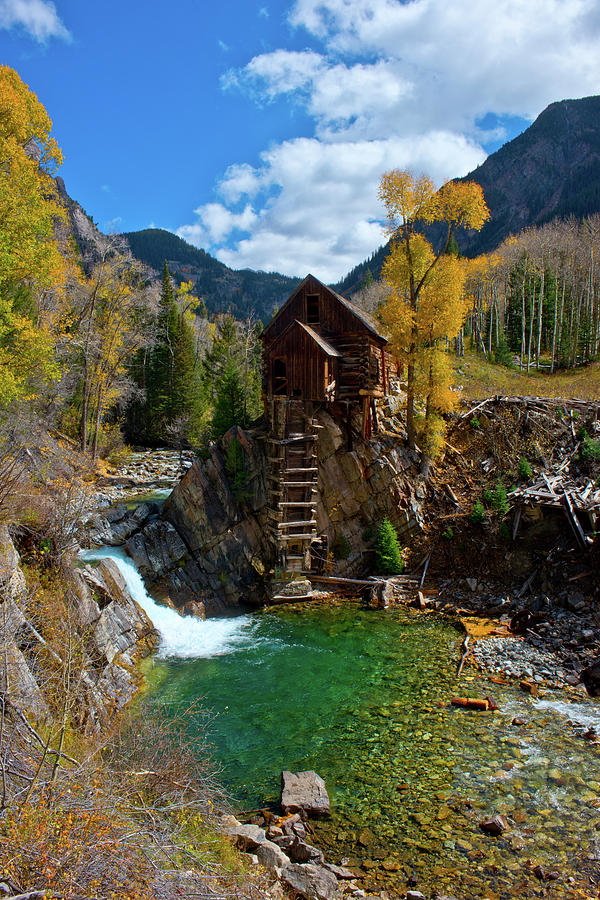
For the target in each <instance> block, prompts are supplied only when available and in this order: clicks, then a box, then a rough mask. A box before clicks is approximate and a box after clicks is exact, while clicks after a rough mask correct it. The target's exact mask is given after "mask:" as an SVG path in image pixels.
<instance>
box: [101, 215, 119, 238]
mask: <svg viewBox="0 0 600 900" xmlns="http://www.w3.org/2000/svg"><path fill="white" fill-rule="evenodd" d="M122 224H123V216H115V217H114V218H113V219H109V220H108V222H106V223H105V225H104V231H105V232H106V234H118V233H119V231H120V230H121V225H122Z"/></svg>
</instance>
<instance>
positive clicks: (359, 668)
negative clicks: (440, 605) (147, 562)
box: [86, 548, 600, 900]
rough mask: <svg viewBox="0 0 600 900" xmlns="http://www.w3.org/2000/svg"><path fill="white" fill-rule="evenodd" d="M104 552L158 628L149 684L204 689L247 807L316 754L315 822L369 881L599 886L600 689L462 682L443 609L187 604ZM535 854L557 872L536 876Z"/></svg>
mask: <svg viewBox="0 0 600 900" xmlns="http://www.w3.org/2000/svg"><path fill="white" fill-rule="evenodd" d="M101 557H111V558H113V559H115V561H116V562H117V564H118V565H119V567H120V569H121V571H122V572H123V574H124V576H125V579H126V581H127V584H128V586H129V588H130V590H131V592H132V594H133V595H134V597H135V598H136V600H138V602H139V603H140V605H141V606H143V608H144V609H145V610H146V612H147V613H148V615H149V616H150V618H151V619H152V621H153V622H154V624H155V625H156V627H157V629H158V630H159V631H160V633H161V644H160V648H159V651H158V654H157V657H156V659H155V662H154V668H153V671H152V672H151V674H150V680H151V685H152V690H151V692H150V694H149V697H148V698H147V699H146V702H147V703H150V704H151V705H153V706H154V707H155V708H156V709H157V710H158V711H159V714H160V715H168V714H169V709H171V708H172V707H173V706H177V707H180V706H181V704H182V703H187V702H188V701H191V700H196V699H197V698H198V697H201V698H202V702H203V704H204V705H205V706H206V707H207V708H208V709H210V710H211V711H212V713H213V715H212V716H211V719H210V725H209V726H208V727H209V734H208V737H209V740H210V742H211V744H212V745H213V747H214V752H215V756H216V758H217V759H218V760H219V762H220V764H221V766H222V776H221V777H222V780H223V781H224V783H225V784H226V786H227V787H228V788H229V789H230V791H231V792H232V794H233V796H234V797H235V798H236V800H237V801H238V803H239V805H240V806H241V808H245V809H251V808H256V807H258V806H263V805H265V804H274V803H275V802H276V800H277V797H278V790H279V776H280V772H281V770H282V769H291V770H296V771H297V770H301V769H315V770H316V771H318V772H319V773H320V774H321V775H322V776H323V777H324V778H325V781H326V784H327V786H328V789H329V792H330V796H331V801H332V810H333V815H332V819H331V820H330V821H328V822H323V823H319V824H317V825H316V826H315V837H314V840H315V842H316V843H318V845H319V846H320V847H321V848H322V849H323V850H324V851H325V855H326V857H327V858H328V859H329V860H330V861H332V862H340V861H341V860H346V862H347V864H349V865H350V866H351V867H355V868H356V869H357V871H360V872H362V875H363V879H364V886H365V888H366V889H367V891H379V890H381V889H383V888H386V889H387V890H390V889H391V890H393V891H395V890H399V891H401V892H402V891H403V890H404V885H405V884H406V878H407V875H408V874H410V873H413V874H414V877H415V878H416V879H417V881H418V886H419V889H420V890H423V892H424V893H425V894H428V892H429V893H430V892H431V891H433V889H434V888H436V889H443V890H445V891H446V892H447V893H449V894H453V895H454V896H456V897H460V898H463V897H464V898H466V897H469V898H470V897H479V898H484V897H488V898H490V900H493V898H495V897H497V898H502V900H512V898H514V897H517V896H518V897H537V896H547V897H556V898H561V897H582V896H592V894H587V893H585V892H587V891H588V890H591V887H590V886H589V884H590V883H589V879H590V877H591V878H597V877H599V876H600V850H599V842H598V833H597V823H598V808H599V807H600V762H599V756H598V751H597V749H596V748H595V747H590V745H589V744H587V743H586V742H585V741H584V740H583V739H582V737H581V729H578V728H577V727H576V726H577V724H578V723H579V724H580V725H582V726H583V725H589V724H598V725H600V708H599V706H598V704H596V703H594V702H592V701H590V700H586V699H584V698H583V697H581V696H576V695H574V696H573V697H569V696H567V695H566V694H558V693H552V692H547V693H545V694H544V695H543V696H541V697H540V698H537V699H536V698H531V697H529V696H526V695H524V694H523V693H522V692H521V691H520V690H518V689H516V688H513V687H511V686H508V685H505V686H499V685H495V684H494V685H493V684H491V683H490V682H488V681H487V680H485V679H484V678H482V677H481V676H478V675H475V674H470V673H467V674H466V675H465V674H463V676H462V677H461V679H460V682H458V681H457V679H456V677H455V668H456V664H455V660H456V656H457V650H458V646H459V644H460V641H461V639H462V635H460V634H459V633H458V632H457V631H456V630H455V628H454V626H453V625H452V623H450V622H449V621H448V620H445V619H443V618H442V617H437V616H425V617H424V616H422V615H419V614H418V613H413V612H412V611H408V610H386V611H370V610H364V609H361V608H360V607H359V606H358V604H354V603H345V604H341V605H337V606H327V605H319V606H308V605H307V606H303V607H300V606H297V607H279V608H276V609H273V610H268V611H263V612H258V613H255V614H252V615H247V616H240V617H237V618H231V619H208V620H206V621H201V620H197V619H193V618H189V617H186V618H182V617H181V616H179V615H178V614H177V613H176V612H174V611H173V610H169V609H166V608H165V607H162V606H159V605H157V604H156V603H155V602H154V601H153V600H152V598H151V597H149V596H148V594H147V592H146V590H145V587H144V584H143V582H142V580H141V578H140V576H139V574H138V573H137V571H136V569H135V567H134V566H133V564H132V563H131V561H130V560H129V559H128V558H127V557H126V555H125V554H124V552H123V551H122V550H120V549H114V548H103V549H101V550H98V551H90V552H88V553H87V554H86V558H87V559H88V560H92V559H94V558H96V559H97V558H101ZM459 692H460V693H462V694H464V693H468V694H470V695H472V696H485V695H486V694H490V693H491V694H492V695H493V697H494V699H495V700H496V702H497V703H498V705H499V707H500V709H499V711H498V712H495V713H477V712H469V711H465V710H460V709H454V708H452V707H450V706H449V703H448V701H449V699H450V697H451V696H452V695H453V694H455V693H459ZM515 719H516V720H517V721H519V720H522V721H523V722H524V723H525V724H516V723H515ZM191 737H192V739H194V738H195V737H196V738H200V736H199V735H194V734H193V732H192V733H191ZM497 813H501V814H504V815H505V816H506V817H507V818H508V821H509V829H508V831H507V832H506V833H505V834H504V835H503V836H502V837H500V838H495V837H491V836H489V835H486V834H484V833H483V832H482V831H481V829H480V827H479V825H480V822H481V821H482V820H483V819H485V818H486V817H489V816H491V815H493V814H497ZM536 865H541V866H542V867H543V868H544V869H545V870H546V871H547V872H551V873H554V872H556V873H558V879H557V880H553V881H551V882H550V881H549V882H547V883H542V882H541V881H540V880H539V878H538V877H537V876H536V875H535V874H534V868H535V866H536ZM569 878H572V879H573V884H570V883H569V881H568V879H569ZM579 891H584V893H583V894H582V893H580V892H579ZM593 896H597V894H596V893H594V894H593Z"/></svg>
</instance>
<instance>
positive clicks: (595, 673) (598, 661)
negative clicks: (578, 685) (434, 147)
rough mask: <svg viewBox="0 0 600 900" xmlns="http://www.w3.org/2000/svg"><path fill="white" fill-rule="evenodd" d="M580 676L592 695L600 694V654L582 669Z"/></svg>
mask: <svg viewBox="0 0 600 900" xmlns="http://www.w3.org/2000/svg"><path fill="white" fill-rule="evenodd" d="M579 678H580V680H581V681H582V682H583V684H584V685H585V689H586V691H587V692H588V694H589V695H590V697H598V696H600V656H597V657H596V658H595V659H594V660H592V662H591V663H590V665H589V666H587V667H586V668H585V669H582V671H581V673H580V675H579Z"/></svg>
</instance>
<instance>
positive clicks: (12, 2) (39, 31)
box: [0, 0, 71, 43]
mask: <svg viewBox="0 0 600 900" xmlns="http://www.w3.org/2000/svg"><path fill="white" fill-rule="evenodd" d="M16 27H22V28H24V29H25V30H26V31H28V32H29V34H30V35H31V36H32V37H34V38H35V39H36V41H39V42H40V43H45V42H46V41H47V40H48V39H49V38H52V37H57V38H62V39H63V40H70V39H71V35H70V33H69V31H68V30H67V29H66V28H65V26H64V25H63V23H62V22H61V20H60V18H59V16H58V13H57V12H56V7H55V5H54V3H52V2H50V0H0V28H4V29H10V28H16Z"/></svg>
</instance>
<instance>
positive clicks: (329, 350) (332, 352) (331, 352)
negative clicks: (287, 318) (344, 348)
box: [286, 319, 342, 356]
mask: <svg viewBox="0 0 600 900" xmlns="http://www.w3.org/2000/svg"><path fill="white" fill-rule="evenodd" d="M292 324H293V325H299V326H300V328H304V330H305V331H306V333H307V334H308V335H309V336H310V337H311V338H312V339H313V341H314V342H315V343H316V344H318V345H319V347H320V348H321V350H323V351H324V352H325V353H326V354H327V356H341V355H342V354H341V353H340V351H339V350H336V349H335V347H332V346H331V344H330V343H329V342H328V341H326V340H325V339H324V338H322V337H321V335H320V334H317V332H316V331H313V330H312V328H311V327H310V325H305V324H304V322H301V321H300V320H299V319H295V320H294V322H293V323H292ZM287 330H288V329H287V328H286V331H287Z"/></svg>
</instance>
